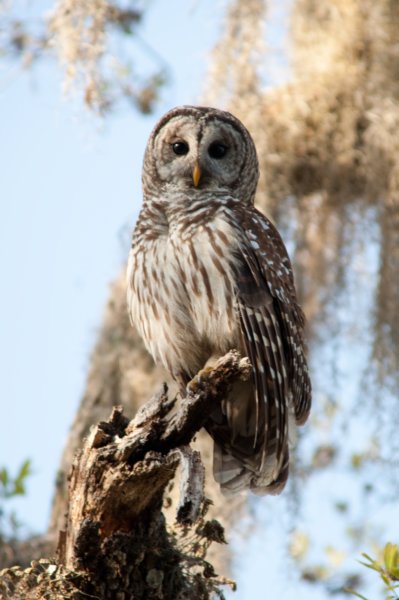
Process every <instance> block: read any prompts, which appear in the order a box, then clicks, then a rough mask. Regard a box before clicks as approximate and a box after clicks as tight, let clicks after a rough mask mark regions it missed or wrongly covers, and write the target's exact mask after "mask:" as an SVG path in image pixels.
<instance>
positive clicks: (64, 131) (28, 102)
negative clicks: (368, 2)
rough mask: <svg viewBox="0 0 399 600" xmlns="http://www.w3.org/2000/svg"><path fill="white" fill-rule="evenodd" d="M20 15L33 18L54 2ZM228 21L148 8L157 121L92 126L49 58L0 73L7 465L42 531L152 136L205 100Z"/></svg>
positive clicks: (186, 6) (186, 8) (1, 460)
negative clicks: (179, 111)
mask: <svg viewBox="0 0 399 600" xmlns="http://www.w3.org/2000/svg"><path fill="white" fill-rule="evenodd" d="M23 7H26V10H27V11H28V13H27V14H31V16H32V17H35V16H36V15H39V14H40V13H41V12H42V9H44V10H46V9H48V8H49V7H51V3H48V2H47V3H46V2H43V1H42V2H39V3H37V2H36V3H35V6H33V5H32V4H30V3H26V4H25V3H23V6H22V5H21V7H19V9H20V10H22V8H23ZM171 13H173V14H175V15H176V21H175V22H174V23H173V25H172V23H171V21H170V15H171ZM23 14H25V13H23ZM220 14H221V5H220V4H215V5H214V4H213V3H212V2H198V3H197V2H192V3H191V2H189V3H185V2H181V1H179V0H172V1H171V2H168V3H164V2H153V3H150V5H149V8H148V11H147V13H146V19H145V23H144V28H142V29H141V31H140V35H141V36H142V37H143V38H144V39H145V40H146V41H147V42H148V43H149V44H151V46H152V47H153V48H154V49H155V50H156V51H157V52H158V53H159V54H160V55H162V56H163V58H164V60H165V61H166V62H167V63H168V64H169V65H170V68H171V74H172V81H171V85H170V86H168V88H167V89H166V90H165V93H164V96H163V99H162V102H161V103H160V105H159V106H158V108H157V112H156V114H155V115H151V116H147V117H143V116H141V115H139V114H137V113H136V112H134V111H132V110H129V109H126V108H125V109H124V110H122V111H120V112H119V113H117V114H116V115H114V116H112V117H110V118H109V120H108V121H106V122H104V123H101V122H100V121H96V120H95V119H93V118H92V117H90V116H89V115H87V114H86V113H85V111H84V110H83V109H82V110H77V109H76V106H75V107H74V108H73V107H72V104H71V103H70V102H69V101H68V99H65V98H63V97H62V95H61V70H60V69H59V67H58V65H56V64H55V62H54V61H53V60H50V61H48V62H46V63H44V64H42V65H40V66H39V67H36V68H35V69H34V70H33V71H31V72H29V73H23V72H21V71H20V70H19V69H16V67H15V65H6V66H5V65H4V64H3V65H2V69H1V70H0V115H1V116H0V139H1V144H0V164H1V167H2V168H1V171H2V175H1V178H0V203H1V213H2V225H1V230H2V232H1V236H0V261H1V264H0V270H1V273H2V279H3V285H2V290H3V291H2V294H1V300H0V301H1V313H0V314H1V321H0V339H1V350H0V352H1V357H0V368H1V381H2V391H1V407H2V408H1V412H2V419H1V420H2V422H3V423H7V426H6V427H3V435H2V436H1V439H0V464H5V465H7V466H8V467H9V469H10V470H11V471H15V470H16V469H17V468H18V466H19V465H20V464H21V462H22V461H23V460H24V459H25V458H27V457H29V458H31V459H32V461H33V468H34V476H33V477H32V478H31V480H30V482H29V485H28V490H29V494H28V497H27V498H26V499H21V500H20V501H19V502H18V503H17V510H18V514H19V516H20V518H21V520H22V521H24V522H26V523H27V524H28V525H29V526H30V527H31V528H33V529H35V530H38V531H40V530H43V529H44V528H45V526H46V522H47V518H48V514H49V506H50V498H51V493H52V485H53V479H54V475H55V471H56V467H57V464H58V461H59V458H60V454H61V451H62V447H63V444H64V441H65V437H66V435H67V432H68V428H69V425H70V423H71V421H72V418H73V416H74V413H75V410H76V408H77V406H78V403H79V399H80V396H81V394H82V392H83V389H84V383H85V377H86V371H87V366H88V360H89V353H90V351H91V349H92V347H93V344H94V342H95V340H96V335H97V330H98V327H99V325H100V322H101V315H102V311H103V307H104V304H105V301H106V299H107V295H108V285H109V283H110V282H111V281H112V279H113V278H114V277H115V276H116V275H117V273H118V272H119V270H120V268H121V267H122V265H123V263H124V260H125V258H126V256H125V255H126V252H127V247H128V238H129V236H130V230H131V229H132V228H133V225H134V221H135V218H136V215H137V211H138V209H139V206H140V203H141V183H140V177H141V162H142V155H143V151H144V147H145V143H146V139H147V137H148V135H149V132H150V130H151V129H152V127H153V125H154V123H155V121H156V120H157V118H158V116H160V115H161V114H162V113H163V112H165V111H166V110H167V109H169V108H170V107H172V106H174V105H176V104H183V103H190V102H195V99H196V98H197V97H198V94H199V92H200V89H201V84H202V81H203V77H204V74H205V72H206V60H207V55H208V52H209V50H210V48H211V47H212V45H213V43H214V41H215V39H216V36H217V30H218V24H219V18H220ZM169 24H170V25H169ZM176 32H178V34H177V33H176ZM204 38H205V39H204Z"/></svg>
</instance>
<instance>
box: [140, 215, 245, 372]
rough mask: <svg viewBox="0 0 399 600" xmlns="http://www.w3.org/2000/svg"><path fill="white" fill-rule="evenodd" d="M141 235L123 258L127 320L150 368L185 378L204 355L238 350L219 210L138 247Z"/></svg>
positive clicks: (229, 247) (229, 240)
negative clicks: (149, 359)
mask: <svg viewBox="0 0 399 600" xmlns="http://www.w3.org/2000/svg"><path fill="white" fill-rule="evenodd" d="M200 219H201V224H198V222H197V221H199V220H200ZM145 235H146V231H145V230H143V235H142V236H140V235H138V236H137V237H136V239H135V241H134V243H133V248H132V251H131V255H130V260H129V267H128V268H129V275H128V277H129V279H128V281H129V282H130V292H129V304H130V313H131V317H132V321H133V322H134V324H135V325H136V327H137V328H138V330H139V332H140V333H141V335H142V337H143V339H144V341H145V344H146V346H147V349H148V350H149V351H150V353H151V354H152V356H153V358H154V360H155V362H162V364H163V365H164V366H165V368H166V369H168V370H169V371H170V372H171V373H172V374H173V375H174V376H175V377H176V378H181V377H183V378H189V377H192V376H193V375H194V374H195V373H196V372H197V371H198V370H199V369H200V368H201V367H203V365H204V364H205V363H206V361H207V360H208V358H209V357H210V356H212V355H214V354H223V353H225V352H226V351H227V350H228V349H230V348H232V347H237V346H238V345H239V344H240V339H241V338H240V334H239V326H238V321H237V318H236V312H235V310H236V309H235V289H234V273H233V267H232V263H233V255H234V250H235V248H236V241H235V236H234V232H233V230H232V227H231V225H230V224H229V222H228V219H226V215H225V214H223V211H219V212H218V213H217V214H215V215H213V216H211V217H210V218H208V219H203V215H201V214H198V213H195V212H193V213H192V214H191V215H190V216H189V217H186V218H185V219H183V218H177V219H175V220H173V221H171V222H170V223H169V224H168V227H165V228H164V229H162V228H160V229H159V230H158V231H157V232H156V234H154V232H152V234H151V236H148V235H147V239H146V242H145V243H143V242H144V237H145ZM140 237H142V238H143V239H140ZM183 365H184V367H183Z"/></svg>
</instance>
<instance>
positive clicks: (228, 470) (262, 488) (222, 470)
mask: <svg viewBox="0 0 399 600" xmlns="http://www.w3.org/2000/svg"><path fill="white" fill-rule="evenodd" d="M276 466H277V465H276ZM288 472H289V452H288V447H287V448H286V452H285V454H284V460H283V463H282V465H281V466H280V467H279V471H278V474H277V476H276V477H275V478H274V479H270V477H269V478H267V476H266V477H265V474H264V473H256V472H254V470H253V469H251V468H250V467H249V466H246V465H244V464H243V462H242V460H241V459H238V458H235V457H234V456H233V455H232V454H231V453H230V452H226V451H225V450H223V449H222V448H221V447H220V446H219V445H218V444H217V443H216V442H215V444H214V448H213V475H214V477H215V480H216V481H217V482H218V483H219V484H220V489H221V491H222V492H223V493H224V494H226V495H230V494H237V493H238V492H241V491H243V490H248V489H249V490H251V492H252V493H254V494H256V495H259V496H264V495H266V494H271V495H277V494H280V493H281V492H282V491H283V489H284V487H285V484H286V483H287V479H288Z"/></svg>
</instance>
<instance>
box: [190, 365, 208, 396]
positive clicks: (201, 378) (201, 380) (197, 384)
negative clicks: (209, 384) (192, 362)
mask: <svg viewBox="0 0 399 600" xmlns="http://www.w3.org/2000/svg"><path fill="white" fill-rule="evenodd" d="M212 370H213V369H212V367H204V368H203V369H201V370H200V371H198V373H197V374H196V375H194V377H193V378H192V380H191V381H189V382H188V384H187V391H188V392H190V393H191V394H195V393H196V392H197V391H198V390H200V389H202V388H203V387H204V384H205V383H206V381H207V379H208V376H209V373H211V372H212Z"/></svg>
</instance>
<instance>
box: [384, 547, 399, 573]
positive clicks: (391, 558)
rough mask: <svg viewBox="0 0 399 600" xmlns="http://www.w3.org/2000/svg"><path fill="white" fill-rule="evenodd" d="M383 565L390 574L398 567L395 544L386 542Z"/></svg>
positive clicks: (398, 553) (398, 559)
mask: <svg viewBox="0 0 399 600" xmlns="http://www.w3.org/2000/svg"><path fill="white" fill-rule="evenodd" d="M384 564H385V568H386V570H387V571H388V573H392V571H394V570H395V569H397V568H398V566H399V548H398V546H397V545H396V544H391V543H390V542H388V543H387V544H385V548H384Z"/></svg>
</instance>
